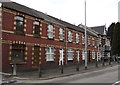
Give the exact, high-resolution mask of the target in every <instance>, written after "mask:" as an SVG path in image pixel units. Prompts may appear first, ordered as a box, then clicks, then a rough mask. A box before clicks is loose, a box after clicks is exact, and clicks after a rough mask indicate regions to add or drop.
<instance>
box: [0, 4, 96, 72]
mask: <svg viewBox="0 0 120 85" xmlns="http://www.w3.org/2000/svg"><path fill="white" fill-rule="evenodd" d="M0 20H1V23H2V24H1V25H0V26H1V28H0V32H1V33H0V36H1V41H0V43H1V44H0V46H1V47H0V48H1V49H0V50H1V51H0V52H2V53H1V56H0V57H1V58H2V70H3V71H10V70H11V69H12V68H11V63H16V64H17V68H18V69H20V70H26V69H34V68H38V66H39V65H40V64H41V66H43V67H50V66H57V65H61V61H62V64H64V65H66V64H75V63H77V62H80V63H84V60H85V54H84V48H85V36H84V29H83V28H81V27H78V26H75V25H72V24H70V23H68V22H65V21H62V20H59V19H57V18H54V17H52V16H49V15H46V14H44V13H42V12H39V11H36V10H34V9H31V8H28V7H26V6H23V5H20V4H17V3H15V2H9V3H8V2H6V3H2V5H1V8H0ZM87 36H88V37H89V39H88V48H87V50H88V62H93V61H95V59H96V56H97V52H98V48H97V42H96V41H97V36H96V35H94V34H93V33H91V32H87Z"/></svg>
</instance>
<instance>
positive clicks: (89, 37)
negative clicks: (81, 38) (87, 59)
mask: <svg viewBox="0 0 120 85" xmlns="http://www.w3.org/2000/svg"><path fill="white" fill-rule="evenodd" d="M88 45H90V37H88Z"/></svg>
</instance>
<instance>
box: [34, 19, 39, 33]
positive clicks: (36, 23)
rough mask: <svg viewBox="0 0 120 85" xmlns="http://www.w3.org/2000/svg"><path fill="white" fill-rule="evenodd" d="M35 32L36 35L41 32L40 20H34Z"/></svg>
mask: <svg viewBox="0 0 120 85" xmlns="http://www.w3.org/2000/svg"><path fill="white" fill-rule="evenodd" d="M34 33H35V34H36V35H39V34H40V22H39V21H34Z"/></svg>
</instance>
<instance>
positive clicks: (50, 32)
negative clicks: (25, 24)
mask: <svg viewBox="0 0 120 85" xmlns="http://www.w3.org/2000/svg"><path fill="white" fill-rule="evenodd" d="M47 31H48V34H47V35H48V38H50V39H53V37H54V35H53V34H54V27H53V25H48V30H47Z"/></svg>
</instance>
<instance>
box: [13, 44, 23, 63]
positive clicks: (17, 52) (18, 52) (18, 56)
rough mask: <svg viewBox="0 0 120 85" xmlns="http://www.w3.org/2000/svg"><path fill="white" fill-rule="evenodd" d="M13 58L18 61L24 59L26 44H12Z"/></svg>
mask: <svg viewBox="0 0 120 85" xmlns="http://www.w3.org/2000/svg"><path fill="white" fill-rule="evenodd" d="M11 57H12V60H14V61H16V62H21V61H24V57H25V45H22V44H13V45H12V55H11Z"/></svg>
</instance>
